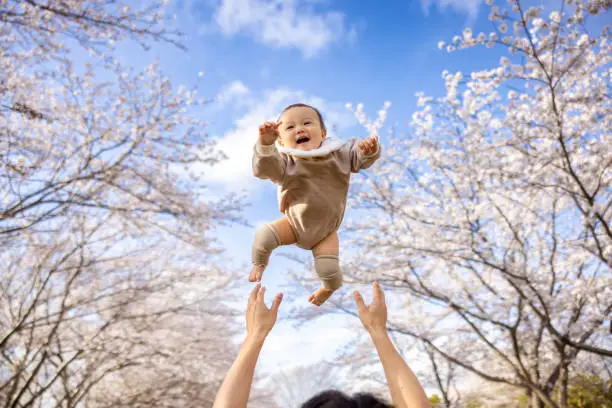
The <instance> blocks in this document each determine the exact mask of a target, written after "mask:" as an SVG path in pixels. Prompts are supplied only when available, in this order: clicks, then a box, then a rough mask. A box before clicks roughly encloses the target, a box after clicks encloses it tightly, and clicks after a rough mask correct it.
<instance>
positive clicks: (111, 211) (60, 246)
mask: <svg viewBox="0 0 612 408" xmlns="http://www.w3.org/2000/svg"><path fill="white" fill-rule="evenodd" d="M147 3H149V4H150V5H148V6H145V7H144V8H140V9H137V10H134V9H132V8H131V6H130V5H129V4H128V2H123V1H107V0H87V1H81V0H67V1H62V2H49V1H35V0H27V1H14V0H8V1H1V2H0V265H2V268H1V269H0V361H1V363H0V402H1V403H3V404H4V406H7V407H17V406H57V407H76V406H91V407H105V406H109V407H110V406H113V407H116V406H130V407H138V406H176V405H180V406H185V407H190V406H194V407H195V406H198V407H199V406H207V405H210V404H212V398H214V393H215V392H216V388H217V386H218V384H219V381H220V380H221V379H222V376H223V375H224V373H225V370H226V368H227V367H228V365H229V364H230V363H231V358H232V357H233V350H232V349H231V347H230V342H228V339H229V337H230V336H231V335H232V331H231V326H230V327H228V322H229V321H231V320H232V312H231V311H230V310H229V309H228V308H227V307H225V306H223V304H222V303H221V302H220V299H221V298H220V296H219V294H220V292H221V291H222V289H224V288H226V287H227V285H228V284H229V282H230V281H231V279H232V273H231V271H223V270H221V269H220V268H219V266H217V265H218V260H219V259H220V258H219V255H220V250H219V248H218V247H217V245H216V244H215V239H214V237H215V233H214V232H215V231H214V230H215V228H216V227H217V226H219V225H221V224H223V223H229V222H236V221H238V220H239V217H240V210H241V207H242V202H241V199H240V198H239V197H234V196H228V197H221V198H218V197H217V198H216V197H215V196H213V195H211V194H210V193H209V192H208V191H207V190H206V187H205V186H203V185H202V184H201V183H200V182H199V181H198V174H192V173H193V172H190V171H189V169H194V168H197V169H205V170H204V171H208V169H210V168H211V166H212V165H214V164H215V163H216V162H217V161H218V160H220V159H221V158H222V155H221V154H220V153H219V152H218V151H217V150H215V148H214V145H213V143H212V142H211V140H209V139H208V137H207V136H206V134H205V132H204V129H205V123H204V122H203V121H202V120H200V119H198V117H197V113H198V112H197V110H198V107H199V106H200V105H201V104H203V103H205V101H204V100H202V99H198V98H197V90H196V89H186V88H185V87H178V88H177V87H174V86H173V85H172V84H171V82H170V80H169V79H168V78H167V77H165V76H164V75H163V73H162V72H161V70H160V69H159V67H158V66H157V64H152V65H150V66H148V67H146V68H145V69H143V70H140V69H138V70H137V69H132V68H127V67H124V66H122V65H121V64H120V62H119V61H117V59H116V58H115V49H114V46H115V44H117V43H119V42H120V41H126V40H130V41H135V42H137V43H139V44H140V45H142V46H147V45H148V44H150V43H151V41H154V40H159V41H165V42H169V43H173V44H175V45H179V46H180V42H179V40H180V38H179V35H178V33H175V32H173V31H171V30H169V29H167V28H166V27H165V25H164V21H163V13H162V12H163V7H164V5H163V3H158V2H155V3H151V2H147ZM77 60H78V61H83V63H82V64H81V63H77V62H75V61H77Z"/></svg>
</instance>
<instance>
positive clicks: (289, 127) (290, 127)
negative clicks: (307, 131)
mask: <svg viewBox="0 0 612 408" xmlns="http://www.w3.org/2000/svg"><path fill="white" fill-rule="evenodd" d="M285 129H287V130H291V129H293V125H289V126H287V127H286V128H285Z"/></svg>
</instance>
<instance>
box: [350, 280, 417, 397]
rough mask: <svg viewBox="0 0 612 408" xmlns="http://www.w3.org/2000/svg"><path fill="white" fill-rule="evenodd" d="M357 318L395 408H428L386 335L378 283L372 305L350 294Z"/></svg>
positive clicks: (381, 291)
mask: <svg viewBox="0 0 612 408" xmlns="http://www.w3.org/2000/svg"><path fill="white" fill-rule="evenodd" d="M354 297H355V303H356V304H357V311H358V313H359V319H360V320H361V323H362V324H363V326H364V327H365V328H366V330H367V331H368V333H370V337H371V338H372V341H373V342H374V346H375V347H376V351H377V352H378V357H379V358H380V362H381V363H382V366H383V368H384V370H385V377H386V378H387V385H388V386H389V391H390V392H391V398H392V399H393V406H395V407H397V408H414V407H419V408H421V407H429V400H428V399H427V395H426V394H425V390H424V389H423V387H421V384H419V380H417V378H416V376H415V375H414V373H413V372H412V370H411V369H410V367H408V364H406V362H405V361H404V359H403V358H402V356H400V354H399V353H398V352H397V350H396V349H395V346H394V345H393V343H392V342H391V339H390V338H389V336H388V334H387V304H386V303H385V294H384V292H383V290H382V288H381V287H380V285H379V284H378V283H376V282H375V283H374V284H372V303H371V304H370V305H369V306H367V305H366V304H365V303H364V301H363V298H362V297H361V294H360V293H359V292H355V293H354Z"/></svg>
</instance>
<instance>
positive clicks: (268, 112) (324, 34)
mask: <svg viewBox="0 0 612 408" xmlns="http://www.w3.org/2000/svg"><path fill="white" fill-rule="evenodd" d="M501 3H502V4H501V5H502V6H504V7H505V6H506V1H505V0H504V1H502V2H501ZM532 3H533V4H535V5H540V4H542V3H543V1H533V2H532ZM545 3H547V4H550V3H551V2H550V1H549V0H546V1H545ZM553 3H554V4H560V3H561V0H559V1H557V2H553ZM383 4H384V6H382V5H383ZM169 9H170V14H174V17H173V18H172V19H171V21H170V23H169V24H170V25H171V26H176V27H179V28H180V30H181V31H183V32H184V33H185V38H184V44H185V45H186V46H187V48H188V50H187V51H181V50H178V49H176V48H174V47H172V46H170V45H164V44H159V45H156V46H154V47H153V48H152V49H151V50H150V51H148V52H141V51H135V50H134V49H133V47H129V51H128V48H126V49H124V50H123V52H122V55H121V57H122V59H123V60H124V61H125V62H127V63H129V64H131V65H134V66H137V67H141V66H144V65H145V64H147V63H150V62H151V61H152V60H153V59H154V58H157V59H159V61H160V65H161V67H162V69H163V70H164V72H165V73H166V74H167V75H168V76H169V77H170V78H171V80H172V81H173V83H174V84H177V85H178V84H183V85H186V86H192V85H194V84H197V85H198V87H199V89H200V95H201V96H203V97H206V98H209V99H211V103H210V104H209V105H207V106H206V107H205V108H204V109H202V112H201V115H202V117H203V118H204V119H205V120H207V121H209V122H210V126H209V128H208V132H209V133H210V135H211V136H212V137H214V138H216V139H217V140H218V142H219V147H220V148H221V149H222V150H224V152H225V153H226V154H227V155H228V160H226V161H225V162H223V163H221V164H220V165H218V166H215V167H213V168H212V169H211V170H209V171H208V172H207V174H206V175H205V177H204V179H203V181H204V182H206V183H208V184H209V185H210V186H211V187H212V190H213V191H215V192H216V193H223V192H233V191H244V192H245V194H247V197H248V199H249V202H250V204H251V205H250V207H249V208H247V209H246V211H245V213H244V215H245V217H246V218H247V219H248V220H249V221H250V222H251V223H252V224H253V225H258V224H260V223H263V222H268V221H271V220H274V219H276V218H278V217H279V216H280V213H279V211H278V204H277V202H276V189H275V186H273V185H272V184H270V183H269V182H265V181H261V180H257V179H255V178H254V177H253V176H252V174H251V154H252V147H253V144H254V143H255V141H256V139H257V126H258V125H259V124H261V123H262V122H263V121H265V120H269V119H275V118H276V117H277V116H278V114H279V113H280V111H281V110H282V108H283V107H284V106H286V105H288V104H291V103H295V102H306V103H312V104H314V105H316V106H317V107H319V108H320V110H321V111H322V113H323V115H324V117H325V119H326V121H327V125H328V127H331V126H333V127H335V128H336V132H335V133H336V134H337V135H338V136H339V137H342V138H346V139H348V138H353V137H358V138H363V137H366V136H367V133H366V130H365V129H364V128H362V127H361V126H360V125H358V123H357V120H356V119H355V118H354V117H353V115H352V113H350V112H349V111H348V110H347V109H346V108H345V107H344V105H345V104H346V103H353V104H357V103H363V104H364V106H365V109H366V112H367V113H368V115H369V116H370V117H371V118H374V116H375V115H376V112H377V110H378V109H380V107H381V106H382V104H383V103H384V101H391V102H392V106H391V108H390V110H389V112H388V119H387V122H386V125H387V126H386V127H385V128H383V130H382V132H381V141H382V143H383V146H384V143H385V139H384V134H385V132H386V130H387V129H388V125H396V126H397V128H398V130H399V132H405V131H407V130H408V126H407V124H408V122H409V121H410V119H411V116H412V113H413V112H414V111H415V109H416V98H415V96H414V95H415V93H416V92H419V91H422V92H424V93H425V94H427V95H430V96H438V95H441V94H443V93H444V91H445V89H444V83H443V80H442V79H441V74H442V71H443V70H448V71H451V72H454V71H462V72H471V71H478V70H481V69H484V68H492V67H495V66H497V64H498V61H499V57H500V56H501V55H506V52H505V51H504V50H501V49H493V50H488V49H485V48H479V47H476V48H473V49H470V50H468V51H459V52H455V53H452V54H448V53H447V52H445V51H440V50H439V49H438V46H437V44H438V42H439V41H446V42H450V40H451V39H452V37H453V36H454V35H458V34H460V33H461V31H462V30H463V29H464V28H465V27H467V26H470V27H471V28H472V29H473V31H474V32H475V33H478V32H480V31H484V32H485V33H487V34H488V33H489V32H490V31H491V30H492V23H491V22H490V21H489V20H488V18H487V16H488V13H489V9H488V7H487V6H486V5H485V4H484V1H480V0H395V1H391V0H389V1H384V2H382V1H375V0H371V1H365V0H364V1H357V0H293V1H290V0H282V1H276V2H273V1H271V0H174V1H171V2H170V5H169ZM372 171H375V170H372ZM348 216H350V214H348ZM252 236H253V229H251V228H246V227H240V226H233V227H231V228H226V229H224V230H221V231H220V239H221V240H222V242H223V243H224V245H225V246H226V247H227V250H228V252H227V256H228V258H231V265H232V267H239V268H244V285H243V286H240V289H244V291H245V293H246V292H247V291H248V290H249V289H250V288H251V287H252V286H251V284H249V282H247V275H248V263H249V258H250V244H251V239H252ZM341 245H342V242H341ZM343 250H345V249H341V253H342V251H343ZM289 252H290V253H295V254H299V255H307V254H306V253H305V252H304V251H301V250H298V249H291V250H289ZM290 267H292V265H291V264H290V263H289V261H287V260H285V259H283V258H282V257H279V256H278V255H276V256H273V258H272V263H271V265H270V267H269V268H268V269H267V271H266V273H265V276H264V284H265V285H266V286H268V287H269V292H268V293H269V296H268V297H269V299H270V298H271V296H272V295H273V293H274V292H277V291H279V290H283V288H284V287H285V285H288V284H289V283H290V279H291V278H290V277H289V276H288V275H287V273H286V270H287V268H290ZM313 289H314V287H313ZM352 289H354V288H353V287H345V288H344V290H352ZM365 295H366V296H365V297H366V301H367V300H368V299H369V297H370V296H369V291H368V292H367V293H365ZM306 298H307V292H304V293H303V295H302V297H301V298H298V299H285V304H284V305H283V307H282V308H281V313H280V317H281V319H283V322H281V323H280V324H279V327H277V328H276V329H275V331H273V332H272V335H271V338H270V340H269V342H268V344H267V345H266V348H264V352H263V354H262V357H261V360H260V366H261V367H263V368H261V369H262V370H271V369H274V368H277V367H285V366H287V365H291V364H307V363H312V362H313V361H312V359H311V358H308V357H306V356H305V354H304V353H301V355H302V356H303V357H302V358H301V359H297V360H296V358H295V357H291V356H290V355H292V354H294V353H295V352H296V351H297V350H304V349H305V348H307V349H309V350H310V351H312V353H313V354H315V355H318V356H321V357H325V358H333V356H334V354H335V350H336V348H337V347H340V346H341V345H343V344H344V343H346V342H347V341H348V340H350V339H351V338H354V337H355V336H356V335H358V334H356V333H361V332H360V331H359V329H358V327H359V326H358V324H357V323H358V322H356V321H355V319H352V318H350V317H346V318H338V317H331V316H329V317H323V318H322V319H320V321H317V322H316V323H315V324H310V325H308V326H305V327H301V328H299V329H298V330H297V331H296V330H294V328H293V327H292V325H291V324H290V323H289V322H285V320H286V319H287V318H289V317H290V314H289V313H290V312H289V309H290V305H289V303H291V302H294V304H293V306H294V307H298V308H299V307H304V308H307V307H311V306H310V305H309V304H308V303H307V302H306ZM245 300H246V299H245ZM325 307H328V308H331V307H333V305H330V304H328V305H326V306H325ZM347 327H348V329H347Z"/></svg>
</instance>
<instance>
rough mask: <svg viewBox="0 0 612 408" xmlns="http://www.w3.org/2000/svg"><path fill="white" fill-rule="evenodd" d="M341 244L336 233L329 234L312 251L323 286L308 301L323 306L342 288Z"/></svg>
mask: <svg viewBox="0 0 612 408" xmlns="http://www.w3.org/2000/svg"><path fill="white" fill-rule="evenodd" d="M339 252H340V242H339V241H338V233H337V232H336V231H334V232H332V233H331V234H329V235H328V236H327V237H325V238H324V239H323V240H322V241H321V242H319V243H318V244H317V245H315V247H314V248H313V249H312V254H313V255H314V258H315V269H316V271H317V275H319V278H321V281H322V282H323V284H322V285H321V287H320V288H319V289H317V290H316V291H314V292H313V293H312V294H311V295H310V297H309V298H308V301H309V302H310V303H312V304H313V305H316V306H321V305H322V304H323V303H325V301H326V300H327V299H329V297H330V296H331V294H332V293H334V291H335V290H336V289H338V288H339V287H340V286H342V273H341V272H340V265H339V263H338V253H339Z"/></svg>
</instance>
